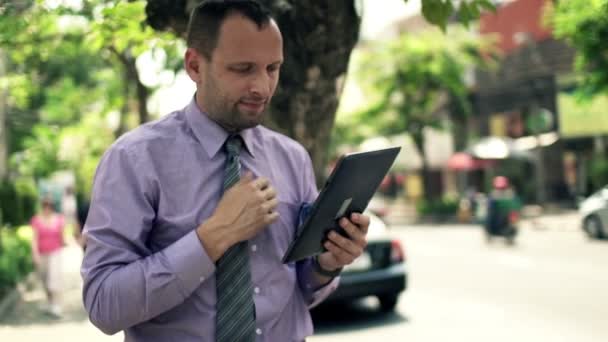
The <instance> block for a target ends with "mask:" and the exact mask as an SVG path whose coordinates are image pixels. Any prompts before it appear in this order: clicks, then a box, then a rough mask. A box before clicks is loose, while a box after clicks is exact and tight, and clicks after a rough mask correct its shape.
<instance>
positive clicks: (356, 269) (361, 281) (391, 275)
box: [325, 214, 407, 312]
mask: <svg viewBox="0 0 608 342" xmlns="http://www.w3.org/2000/svg"><path fill="white" fill-rule="evenodd" d="M368 215H369V216H370V218H371V222H370V225H369V232H368V244H367V248H366V250H365V252H364V253H363V254H362V255H361V256H360V257H359V258H357V259H356V260H355V261H354V262H353V263H352V264H351V265H348V266H346V267H345V268H344V271H343V272H342V275H341V276H340V278H341V279H340V285H339V286H338V288H337V289H336V291H335V292H334V293H332V294H331V296H329V298H327V299H326V301H325V303H337V302H342V303H343V302H350V301H354V300H357V299H360V298H363V297H367V296H376V297H377V298H378V300H379V301H380V309H381V310H382V311H383V312H390V311H393V310H394V309H395V306H396V305H397V300H398V297H399V294H400V293H401V292H403V291H404V290H405V289H406V288H407V267H406V263H405V253H404V251H403V248H402V247H401V244H400V242H399V241H397V240H395V239H391V238H390V237H388V234H387V232H386V224H385V223H384V222H383V221H382V219H380V218H379V217H377V216H375V215H373V214H368Z"/></svg>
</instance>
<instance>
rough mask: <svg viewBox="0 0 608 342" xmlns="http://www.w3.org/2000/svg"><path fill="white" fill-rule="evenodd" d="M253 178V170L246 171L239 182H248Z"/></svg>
mask: <svg viewBox="0 0 608 342" xmlns="http://www.w3.org/2000/svg"><path fill="white" fill-rule="evenodd" d="M252 180H253V173H252V172H251V171H245V173H244V174H243V175H242V176H241V179H239V183H243V184H247V183H249V182H251V181H252Z"/></svg>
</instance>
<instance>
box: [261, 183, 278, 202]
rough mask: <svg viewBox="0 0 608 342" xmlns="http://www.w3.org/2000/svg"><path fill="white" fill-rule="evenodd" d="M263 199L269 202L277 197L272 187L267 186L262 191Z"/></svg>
mask: <svg viewBox="0 0 608 342" xmlns="http://www.w3.org/2000/svg"><path fill="white" fill-rule="evenodd" d="M263 197H264V199H265V200H267V201H269V200H271V199H274V198H276V197H277V192H276V191H275V190H274V188H273V187H272V186H269V187H267V188H266V189H264V190H263Z"/></svg>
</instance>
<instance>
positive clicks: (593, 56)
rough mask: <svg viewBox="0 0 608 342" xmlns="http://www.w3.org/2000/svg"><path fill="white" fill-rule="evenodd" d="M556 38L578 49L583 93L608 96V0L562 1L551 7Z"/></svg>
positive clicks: (577, 64) (578, 63)
mask: <svg viewBox="0 0 608 342" xmlns="http://www.w3.org/2000/svg"><path fill="white" fill-rule="evenodd" d="M548 18H549V23H550V25H552V27H553V33H554V35H555V37H556V38H560V39H565V40H566V41H567V42H569V43H570V44H571V45H572V46H573V47H574V48H575V50H576V62H575V69H576V71H577V72H578V73H579V74H580V76H581V83H580V85H579V94H580V95H582V97H591V96H594V95H598V94H604V95H608V0H567V1H566V0H562V1H555V4H554V5H553V6H549V8H548Z"/></svg>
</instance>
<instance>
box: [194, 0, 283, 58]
mask: <svg viewBox="0 0 608 342" xmlns="http://www.w3.org/2000/svg"><path fill="white" fill-rule="evenodd" d="M233 13H239V14H241V15H243V16H245V17H246V18H248V19H251V21H253V22H254V23H256V25H257V26H258V27H259V28H260V29H262V28H263V27H264V26H266V25H268V23H270V20H271V19H272V17H271V15H270V11H269V10H268V9H267V8H266V7H264V6H263V5H262V4H260V3H259V2H258V1H256V0H204V1H202V2H201V3H200V4H198V5H197V6H196V7H195V8H194V9H193V10H192V13H191V15H190V20H189V22H188V31H187V33H186V44H187V45H188V47H191V48H194V49H196V50H197V51H198V52H200V53H202V54H203V56H205V57H206V58H207V59H208V60H211V55H212V53H213V50H214V49H215V47H216V46H217V40H218V36H219V31H220V26H221V25H222V23H223V22H224V19H226V17H227V16H228V15H230V14H233Z"/></svg>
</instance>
